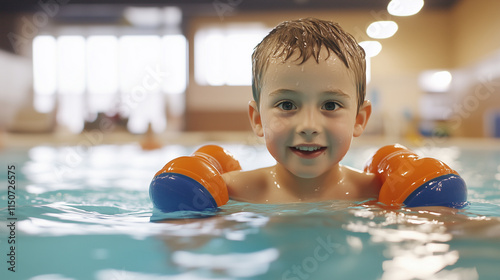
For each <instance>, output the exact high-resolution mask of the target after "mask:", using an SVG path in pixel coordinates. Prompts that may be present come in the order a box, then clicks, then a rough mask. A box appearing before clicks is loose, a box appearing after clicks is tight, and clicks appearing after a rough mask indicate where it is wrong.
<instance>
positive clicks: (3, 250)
mask: <svg viewBox="0 0 500 280" xmlns="http://www.w3.org/2000/svg"><path fill="white" fill-rule="evenodd" d="M225 147H226V148H227V149H228V150H230V151H231V152H232V153H234V154H235V156H236V157H237V158H239V159H245V160H241V163H242V167H243V169H253V168H257V167H262V166H265V165H270V164H272V163H273V160H272V158H270V156H269V155H268V154H267V151H266V150H265V147H263V146H246V145H225ZM195 148H196V147H185V146H176V145H171V146H166V147H164V148H163V149H161V150H157V151H151V152H144V151H141V150H140V148H139V147H138V146H135V145H121V146H94V147H51V146H38V147H34V148H31V149H27V150H23V149H9V150H3V151H0V156H1V159H0V161H1V163H2V165H1V166H2V167H3V168H4V170H3V171H2V173H0V174H1V175H0V180H1V182H2V184H1V185H2V190H1V192H0V197H1V201H0V203H1V204H0V220H1V222H2V223H3V224H2V226H1V227H0V255H1V258H0V260H1V262H0V279H36V280H41V279H51V280H59V279H103V280H104V279H105V280H113V279H116V280H118V279H175V280H177V279H190V280H191V279H293V280H297V279H299V280H304V279H397V280H404V279H467V280H470V279H498V273H499V272H500V270H499V265H500V149H498V150H496V149H480V148H477V149H470V148H469V149H463V148H457V147H451V148H432V149H416V150H417V151H418V152H420V153H421V154H424V155H432V156H433V157H437V158H439V159H442V160H444V161H445V162H447V163H448V164H449V165H450V166H451V167H452V168H454V169H456V170H457V171H458V172H459V173H461V175H462V177H463V178H464V180H465V181H466V182H467V184H468V190H469V201H470V205H469V206H468V207H467V208H465V209H463V210H459V211H456V210H451V209H442V208H426V209H399V210H390V209H385V208H384V207H381V206H380V205H377V204H373V203H366V202H362V201H325V202H320V203H303V204H286V205H262V204H249V203H242V202H236V201H230V202H229V203H228V204H227V205H225V206H223V207H221V208H220V211H218V212H217V213H215V214H210V213H198V216H200V215H201V216H205V217H204V218H194V219H187V218H181V219H177V220H166V221H164V222H151V221H150V219H151V216H152V214H153V210H152V204H151V202H150V200H149V196H148V186H149V182H150V180H151V178H152V176H153V175H154V173H155V172H156V171H157V170H159V169H160V168H161V167H162V166H163V164H165V163H166V162H167V161H169V160H170V159H172V158H175V157H178V156H181V155H187V154H190V153H191V152H192V151H194V149H195ZM375 150H376V148H375V147H358V148H355V149H353V150H351V151H350V152H349V153H348V155H347V156H346V158H345V159H344V163H345V164H346V165H349V166H353V167H356V168H362V166H363V164H364V162H365V161H366V160H367V159H368V157H369V156H370V155H371V154H372V153H373V152H374V151H375ZM9 166H15V184H16V189H15V198H13V197H12V196H10V197H9V193H8V178H7V177H8V175H9V173H8V167H9ZM11 175H12V173H11ZM12 200H14V201H15V207H8V203H9V201H12ZM203 214H205V215H203ZM180 217H182V216H180ZM12 222H15V223H14V225H15V226H14V227H13V228H9V225H12ZM4 224H5V225H4ZM12 240H15V244H14V245H15V248H14V250H11V247H10V246H13V244H9V241H12ZM12 252H13V253H14V255H15V257H14V262H12ZM9 254H10V255H9ZM9 261H10V262H9ZM13 266H14V268H12V267H13ZM9 268H12V269H11V270H15V272H14V271H11V270H9Z"/></svg>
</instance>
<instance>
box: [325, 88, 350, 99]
mask: <svg viewBox="0 0 500 280" xmlns="http://www.w3.org/2000/svg"><path fill="white" fill-rule="evenodd" d="M323 94H325V95H335V96H339V97H343V98H348V99H350V98H351V95H350V94H347V93H345V92H344V91H343V90H341V89H335V90H327V91H324V92H323Z"/></svg>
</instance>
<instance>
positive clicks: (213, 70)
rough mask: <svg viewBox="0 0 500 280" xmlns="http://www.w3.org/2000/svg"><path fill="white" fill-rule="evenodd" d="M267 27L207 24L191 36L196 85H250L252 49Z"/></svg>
mask: <svg viewBox="0 0 500 280" xmlns="http://www.w3.org/2000/svg"><path fill="white" fill-rule="evenodd" d="M268 32H269V30H268V29H267V28H265V27H263V26H261V25H254V24H252V25H249V26H227V27H211V28H204V29H201V30H199V31H198V32H197V33H196V35H195V79H196V82H197V83H198V84H200V85H211V86H220V85H231V86H248V85H251V78H252V73H251V71H252V62H251V55H252V52H253V48H254V47H255V46H256V45H257V44H258V43H259V42H260V41H261V40H262V38H264V36H266V34H267V33H268Z"/></svg>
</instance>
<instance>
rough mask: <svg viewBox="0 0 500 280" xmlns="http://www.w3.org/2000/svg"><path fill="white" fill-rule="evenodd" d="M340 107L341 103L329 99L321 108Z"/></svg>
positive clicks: (332, 109) (329, 109) (333, 109)
mask: <svg viewBox="0 0 500 280" xmlns="http://www.w3.org/2000/svg"><path fill="white" fill-rule="evenodd" d="M339 107H340V105H339V104H338V103H336V102H333V101H329V102H326V103H325V104H323V107H322V108H321V109H323V110H327V111H335V110H336V109H338V108H339Z"/></svg>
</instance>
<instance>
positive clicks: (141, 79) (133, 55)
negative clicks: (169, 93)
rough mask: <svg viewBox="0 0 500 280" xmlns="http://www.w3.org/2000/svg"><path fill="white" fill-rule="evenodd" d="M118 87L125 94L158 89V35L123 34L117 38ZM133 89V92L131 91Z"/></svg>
mask: <svg viewBox="0 0 500 280" xmlns="http://www.w3.org/2000/svg"><path fill="white" fill-rule="evenodd" d="M119 45H120V46H119V60H120V72H119V76H120V81H119V84H120V89H121V92H122V93H123V94H125V95H130V94H134V93H137V94H135V95H137V97H136V98H135V99H140V97H138V96H139V92H145V93H147V92H156V91H158V90H159V89H160V85H161V83H162V79H163V78H164V75H161V73H162V69H161V64H162V61H161V59H160V58H161V40H160V37H159V36H153V35H151V36H135V35H134V36H123V37H121V38H120V40H119ZM133 90H134V92H132V91H133Z"/></svg>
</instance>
